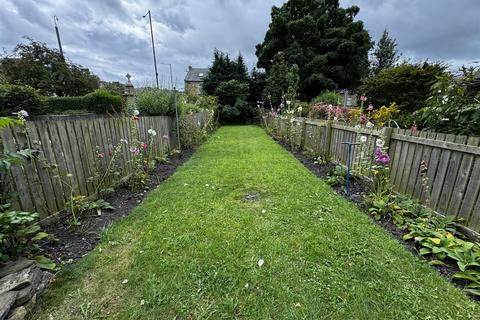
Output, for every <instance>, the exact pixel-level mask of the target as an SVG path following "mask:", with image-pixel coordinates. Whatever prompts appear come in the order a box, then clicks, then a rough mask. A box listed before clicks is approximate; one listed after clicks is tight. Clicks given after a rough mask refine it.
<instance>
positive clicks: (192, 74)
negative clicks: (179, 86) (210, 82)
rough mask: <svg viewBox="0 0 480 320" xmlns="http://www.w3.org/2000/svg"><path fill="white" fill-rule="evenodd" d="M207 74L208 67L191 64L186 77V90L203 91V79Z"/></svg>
mask: <svg viewBox="0 0 480 320" xmlns="http://www.w3.org/2000/svg"><path fill="white" fill-rule="evenodd" d="M207 74H208V68H193V67H192V66H189V67H188V72H187V75H186V77H185V92H186V93H188V94H200V93H202V87H203V79H204V78H205V76H206V75H207Z"/></svg>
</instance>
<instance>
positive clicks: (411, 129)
mask: <svg viewBox="0 0 480 320" xmlns="http://www.w3.org/2000/svg"><path fill="white" fill-rule="evenodd" d="M417 130H418V129H417V125H416V124H414V125H413V126H412V127H411V128H410V132H411V133H412V134H413V133H416V132H417Z"/></svg>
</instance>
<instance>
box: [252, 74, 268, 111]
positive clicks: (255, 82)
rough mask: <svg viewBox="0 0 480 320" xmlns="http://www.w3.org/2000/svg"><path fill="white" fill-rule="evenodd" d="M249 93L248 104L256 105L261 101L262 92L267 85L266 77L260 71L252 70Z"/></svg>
mask: <svg viewBox="0 0 480 320" xmlns="http://www.w3.org/2000/svg"><path fill="white" fill-rule="evenodd" d="M249 81H250V93H249V96H248V102H249V103H250V104H252V105H256V104H257V103H258V102H259V101H262V100H263V91H264V90H265V86H266V84H267V75H266V74H265V72H264V71H263V70H261V69H257V68H253V69H252V72H251V73H250V79H249Z"/></svg>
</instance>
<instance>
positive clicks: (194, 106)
mask: <svg viewBox="0 0 480 320" xmlns="http://www.w3.org/2000/svg"><path fill="white" fill-rule="evenodd" d="M177 103H178V109H179V113H180V114H185V113H192V112H193V113H195V112H201V111H203V110H213V111H215V110H216V109H217V107H218V100H217V97H215V96H207V95H197V94H195V95H190V94H186V93H183V94H178V95H177Z"/></svg>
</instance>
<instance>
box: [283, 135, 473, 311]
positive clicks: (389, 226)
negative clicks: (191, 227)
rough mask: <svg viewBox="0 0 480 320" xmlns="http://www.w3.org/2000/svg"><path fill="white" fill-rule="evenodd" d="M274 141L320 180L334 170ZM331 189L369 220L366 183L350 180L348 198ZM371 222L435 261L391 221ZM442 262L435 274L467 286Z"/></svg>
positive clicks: (341, 189) (454, 267)
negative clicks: (350, 202)
mask: <svg viewBox="0 0 480 320" xmlns="http://www.w3.org/2000/svg"><path fill="white" fill-rule="evenodd" d="M275 140H276V141H277V143H279V144H280V145H281V146H283V147H284V148H285V149H286V150H287V151H289V152H290V153H291V154H292V155H293V156H294V157H295V158H297V160H298V161H300V162H301V163H302V164H303V165H304V166H305V167H306V168H308V169H309V170H310V171H311V172H312V173H313V174H315V175H316V176H317V177H319V178H320V179H326V178H327V177H328V175H329V174H330V173H332V172H333V170H334V169H335V164H334V163H315V161H314V160H313V159H311V158H308V157H306V156H305V155H304V153H303V152H302V151H301V150H298V148H292V147H291V146H290V145H289V144H287V143H285V142H283V141H280V140H277V139H275ZM333 189H334V190H335V192H336V193H338V194H339V195H341V196H343V197H344V198H346V199H347V200H349V201H352V202H354V203H355V204H356V205H357V206H358V207H359V208H360V209H361V211H362V212H364V213H365V214H367V215H368V216H369V217H370V218H371V215H369V214H368V208H366V207H365V205H363V200H364V198H365V196H366V195H367V194H368V192H369V186H368V184H367V183H366V181H364V180H362V179H354V180H352V182H351V185H350V195H349V196H347V194H346V193H345V188H344V187H343V186H340V187H334V188H333ZM372 221H373V222H375V223H376V224H377V225H379V226H381V227H383V228H384V229H385V230H387V231H388V232H389V233H390V234H391V235H392V236H393V237H394V238H396V239H397V240H398V242H400V243H401V244H403V245H404V246H405V247H406V248H407V249H408V250H409V251H411V252H412V253H413V254H415V255H416V256H417V257H419V258H420V259H424V260H427V261H432V260H435V258H434V256H431V255H430V256H422V255H420V253H419V250H420V246H419V245H418V244H417V243H415V242H414V241H405V240H403V236H404V235H405V234H407V233H408V232H407V231H405V230H401V229H399V228H397V226H396V225H395V224H394V223H393V221H392V220H391V219H382V220H379V221H377V220H375V219H373V218H372ZM444 262H445V264H444V265H435V266H432V267H433V268H434V269H435V270H437V272H438V273H439V274H440V275H442V276H443V277H444V278H445V279H447V280H448V281H450V282H452V283H453V284H454V285H455V286H457V287H459V288H461V289H463V288H464V287H465V285H466V284H467V282H466V281H463V280H455V279H452V278H451V277H452V275H453V274H454V273H456V272H458V271H459V269H458V266H457V263H456V262H455V261H454V260H451V259H450V260H449V259H448V258H447V259H445V261H444ZM470 297H471V298H472V300H474V301H476V302H480V298H478V297H474V296H470Z"/></svg>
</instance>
